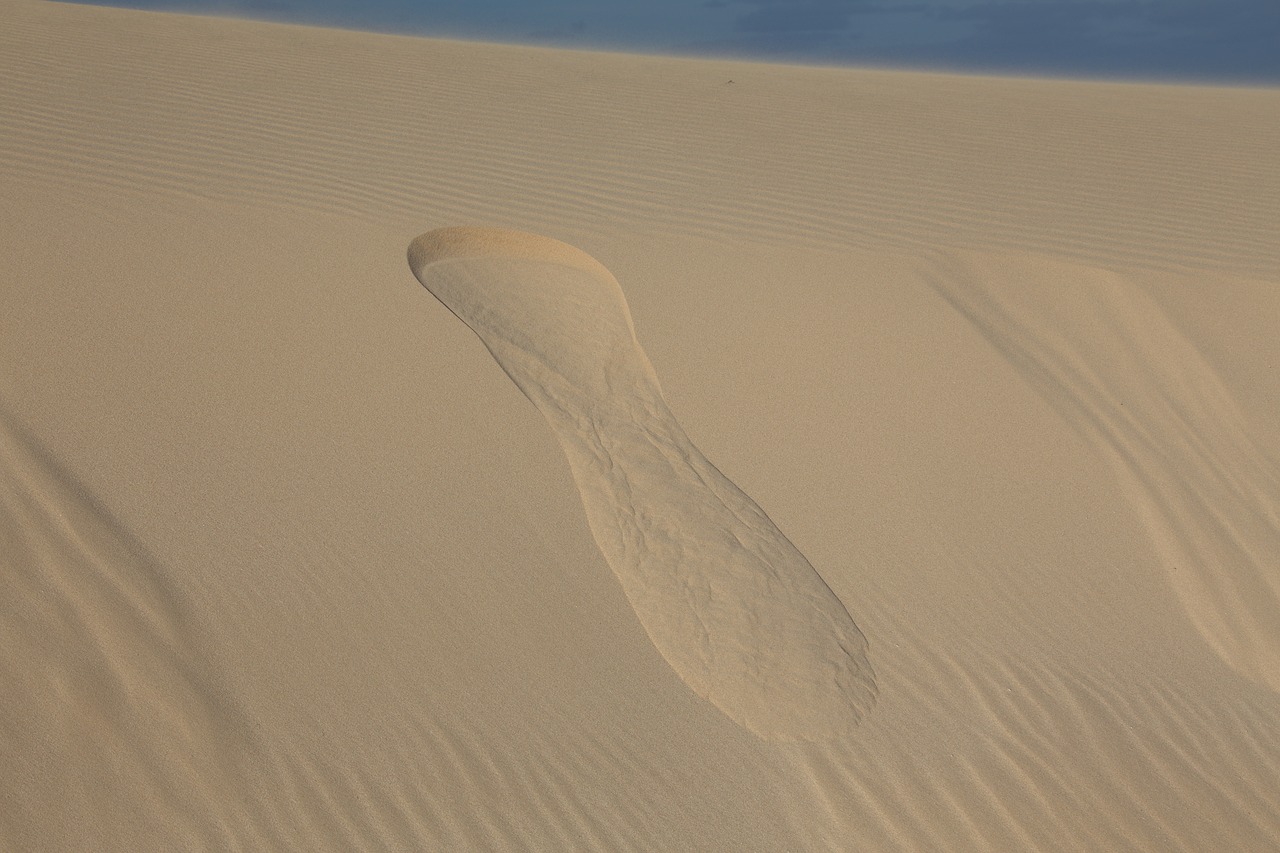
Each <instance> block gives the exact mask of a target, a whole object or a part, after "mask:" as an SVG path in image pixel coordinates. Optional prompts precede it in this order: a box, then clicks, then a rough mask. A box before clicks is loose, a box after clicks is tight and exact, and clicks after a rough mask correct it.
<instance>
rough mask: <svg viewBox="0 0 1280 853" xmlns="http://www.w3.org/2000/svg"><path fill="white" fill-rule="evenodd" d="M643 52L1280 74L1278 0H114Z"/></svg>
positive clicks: (1145, 75) (1169, 73) (988, 69)
mask: <svg viewBox="0 0 1280 853" xmlns="http://www.w3.org/2000/svg"><path fill="white" fill-rule="evenodd" d="M110 5H121V6H130V7H133V8H145V9H167V10H173V11H185V12H200V13H208V14H219V15H234V16H236V17H246V18H260V19H265V20H275V21H290V22H295V23H312V24H324V25H330V26H340V27H347V28H352V29H364V30H377V31H383V32H396V33H406V34H413V35H428V36H441V37H452V38H467V39H478V40H483V41H504V42H518V43H525V44H545V45H554V46H562V47H580V48H598V49H599V48H602V49H610V50H625V51H631V52H640V53H662V54H678V55H692V56H733V57H741V58H748V59H761V60H769V61H782V62H802V63H817V64H823V65H832V64H834V65H860V66H867V65H876V66H890V67H899V68H901V67H910V68H928V69H944V70H955V71H971V72H977V73H1012V74H1031V75H1040V76H1055V77H1105V78H1117V77H1120V78H1130V79H1144V80H1178V81H1203V82H1226V83H1246V84H1258V83H1260V84H1265V85H1276V84H1280V0H110Z"/></svg>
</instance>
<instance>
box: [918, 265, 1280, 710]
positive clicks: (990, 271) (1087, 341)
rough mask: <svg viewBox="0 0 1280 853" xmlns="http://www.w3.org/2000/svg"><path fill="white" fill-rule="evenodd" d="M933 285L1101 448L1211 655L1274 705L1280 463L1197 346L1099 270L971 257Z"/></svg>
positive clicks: (1279, 677)
mask: <svg viewBox="0 0 1280 853" xmlns="http://www.w3.org/2000/svg"><path fill="white" fill-rule="evenodd" d="M932 279H933V282H934V284H935V286H936V287H937V288H938V290H939V292H941V293H942V294H943V295H944V296H945V297H946V298H947V299H949V300H951V301H952V302H953V304H955V306H956V307H957V308H958V309H959V310H960V311H961V312H963V313H964V315H965V316H966V317H968V318H969V319H970V320H971V321H972V322H973V323H974V325H975V326H976V327H977V328H978V329H979V330H980V331H981V332H982V334H983V335H984V336H985V337H987V338H988V339H989V340H990V341H991V343H992V345H993V346H994V347H996V349H998V350H999V351H1000V352H1001V353H1002V354H1004V356H1005V357H1006V358H1008V359H1009V361H1010V363H1012V364H1013V365H1014V366H1015V367H1016V368H1017V369H1018V371H1019V372H1020V373H1021V374H1023V375H1024V376H1025V377H1026V378H1027V380H1028V381H1029V382H1030V383H1031V384H1032V385H1033V386H1034V387H1035V388H1036V389H1037V391H1039V392H1040V393H1041V394H1042V395H1043V396H1044V398H1045V399H1046V400H1047V401H1048V402H1049V403H1050V404H1051V405H1052V406H1053V407H1054V408H1055V409H1057V410H1058V411H1060V412H1061V413H1062V415H1063V417H1064V418H1066V419H1067V420H1068V421H1069V422H1070V423H1071V424H1073V425H1074V426H1075V427H1076V429H1078V430H1079V431H1080V432H1081V434H1082V435H1084V436H1085V437H1086V438H1088V440H1090V441H1091V442H1094V443H1095V444H1096V445H1097V446H1098V449H1099V450H1100V451H1101V452H1102V454H1103V455H1104V456H1105V457H1106V459H1107V460H1108V462H1109V463H1110V464H1111V466H1112V469H1113V470H1114V471H1115V474H1116V477H1117V479H1118V480H1119V481H1120V482H1121V483H1122V484H1123V488H1124V491H1125V494H1126V495H1128V496H1129V497H1130V499H1131V500H1132V501H1133V503H1134V506H1135V509H1136V510H1137V513H1138V516H1139V517H1140V518H1141V519H1142V521H1143V523H1144V524H1145V525H1146V527H1147V529H1148V530H1149V532H1150V535H1151V538H1152V540H1153V542H1154V544H1155V546H1156V548H1157V549H1159V552H1160V554H1161V556H1162V557H1163V558H1164V562H1165V566H1166V571H1167V576H1168V578H1169V581H1170V583H1172V585H1173V587H1174V589H1175V590H1176V591H1177V593H1178V596H1179V598H1180V600H1181V601H1182V604H1183V606H1184V607H1185V608H1186V610H1187V614H1188V615H1189V616H1190V617H1191V620H1192V621H1193V622H1194V623H1195V625H1196V627H1197V628H1199V629H1200V632H1201V634H1202V635H1203V636H1204V638H1205V640H1206V642H1208V644H1209V645H1210V646H1212V647H1213V649H1214V650H1215V651H1216V652H1217V653H1218V654H1219V655H1221V656H1222V659H1223V660H1224V661H1226V662H1227V663H1228V664H1229V665H1230V666H1231V667H1233V668H1234V669H1236V670H1237V671H1239V672H1240V673H1241V674H1243V675H1246V676H1248V677H1250V678H1253V679H1256V680H1257V681H1259V682H1260V683H1262V684H1265V685H1267V686H1269V687H1270V688H1271V689H1272V690H1276V691H1280V462H1278V461H1277V460H1276V459H1274V458H1272V457H1271V456H1270V455H1269V454H1268V453H1267V451H1266V450H1265V445H1264V444H1263V443H1262V442H1261V440H1260V439H1259V437H1258V436H1256V435H1255V434H1254V432H1255V431H1254V429H1253V427H1252V425H1251V424H1250V422H1249V419H1248V418H1247V417H1246V416H1245V414H1244V412H1243V411H1242V410H1241V408H1240V406H1239V404H1238V403H1237V402H1236V400H1235V399H1234V398H1233V396H1232V394H1231V392H1230V390H1229V389H1228V388H1227V386H1226V385H1225V384H1224V383H1223V382H1222V380H1221V379H1220V378H1219V377H1218V376H1217V374H1216V373H1215V372H1214V370H1213V368H1212V367H1211V366H1210V365H1209V364H1208V363H1207V362H1206V361H1205V359H1204V357H1203V356H1202V355H1201V354H1200V353H1199V352H1198V351H1197V350H1196V348H1195V346H1194V345H1193V344H1192V343H1191V342H1190V341H1188V340H1187V339H1186V337H1185V336H1184V335H1183V334H1182V333H1181V332H1180V331H1178V329H1177V328H1176V327H1175V326H1174V325H1173V324H1172V323H1171V322H1170V320H1169V318H1168V317H1166V316H1165V314H1164V313H1163V312H1162V311H1161V309H1160V306H1159V305H1158V304H1157V303H1156V302H1155V300H1153V299H1152V298H1151V297H1150V296H1148V295H1147V294H1146V293H1144V292H1143V291H1142V289H1141V288H1140V287H1138V286H1137V285H1136V284H1134V283H1133V282H1130V281H1126V280H1125V278H1124V277H1123V276H1121V275H1118V274H1116V273H1113V272H1109V271H1107V270H1102V269H1096V268H1091V267H1087V266H1082V265H1080V264H1071V263H1066V262H1063V261H1060V260H1056V259H1052V258H1043V257H1036V256H1033V255H1020V256H1009V255H999V254H995V255H992V254H982V253H973V252H969V253H955V254H953V255H952V256H951V257H949V258H947V259H946V260H945V261H943V262H940V263H939V264H938V266H937V268H936V269H935V270H934V271H933V275H932ZM1278 319H1280V318H1278Z"/></svg>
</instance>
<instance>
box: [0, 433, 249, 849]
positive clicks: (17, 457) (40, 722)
mask: <svg viewBox="0 0 1280 853" xmlns="http://www.w3.org/2000/svg"><path fill="white" fill-rule="evenodd" d="M0 570H2V571H3V574H4V578H5V583H6V594H5V595H3V596H0V636H3V637H4V642H3V643H0V677H3V679H4V682H5V685H6V690H7V691H10V692H13V693H17V694H20V695H22V696H23V697H24V701H22V702H17V703H8V702H5V703H0V737H3V742H4V748H3V755H4V760H3V761H0V790H3V791H5V792H6V798H5V802H6V805H5V808H4V809H3V810H0V811H3V816H0V837H2V838H4V839H7V842H8V844H13V845H15V846H14V847H13V848H12V849H31V850H36V849H64V850H72V849H88V848H90V847H92V846H93V845H94V844H95V841H96V839H100V838H101V837H102V833H104V832H106V833H108V834H109V835H110V836H111V837H112V838H113V839H114V840H115V841H116V842H117V843H120V844H123V845H129V844H134V845H138V846H139V849H145V848H154V847H156V846H158V845H161V844H175V845H178V846H184V847H209V846H216V845H217V844H218V843H219V839H220V838H221V837H222V833H223V826H224V825H225V824H226V823H227V822H229V820H230V819H231V818H232V817H233V816H234V814H235V811H236V810H237V808H239V807H240V806H241V804H240V801H239V794H238V792H237V790H236V787H235V783H236V780H238V779H239V778H240V771H241V767H242V765H243V764H244V763H245V762H246V761H247V760H248V758H249V755H250V753H251V751H252V749H253V747H254V744H255V737H254V735H253V732H252V729H251V727H250V726H249V723H248V721H247V719H246V718H245V716H244V714H243V712H242V711H241V709H240V708H238V707H237V706H236V704H235V702H234V701H233V700H232V699H230V698H229V697H228V695H227V693H226V691H225V686H224V685H223V684H222V683H220V679H219V678H218V677H217V675H216V667H215V666H213V665H212V664H211V662H210V661H209V659H208V657H207V655H206V654H205V649H204V648H203V645H204V644H203V643H202V641H201V640H200V637H199V634H198V633H196V630H195V629H196V624H195V623H194V621H193V614H192V612H191V610H190V608H189V607H187V606H186V605H185V603H184V602H183V601H182V600H181V597H180V596H178V595H177V594H176V593H175V591H174V590H173V589H172V587H171V586H170V585H169V584H168V583H167V581H166V579H165V575H164V572H163V571H162V570H161V569H160V568H159V567H158V566H156V565H155V563H154V560H153V559H152V558H151V557H150V556H149V555H148V554H147V551H146V549H145V547H144V546H143V545H142V543H140V542H139V541H138V540H137V539H136V538H135V537H134V536H132V535H131V534H130V533H129V532H128V530H127V529H124V528H123V527H122V525H121V524H120V522H119V521H118V520H117V519H115V518H113V517H112V515H111V513H110V512H109V511H108V510H106V509H105V508H104V507H103V506H101V505H100V503H99V502H97V501H96V500H95V499H94V498H93V497H92V496H91V495H89V494H87V493H86V492H85V490H84V488H83V486H82V485H80V484H79V483H77V482H76V480H75V478H74V477H73V476H72V475H71V474H69V473H68V472H67V471H65V470H64V469H63V468H62V466H61V465H60V464H59V463H58V462H57V460H56V459H54V458H53V457H52V456H51V455H50V454H49V452H48V451H47V450H45V449H44V448H42V447H41V446H40V444H39V442H38V441H37V440H36V439H34V438H33V437H31V436H30V435H29V434H27V432H26V431H25V430H24V429H22V428H20V427H19V426H18V425H17V424H16V423H15V422H14V420H13V418H12V416H10V415H9V414H8V413H7V412H4V411H3V410H0ZM77 753H87V754H89V755H96V756H99V760H96V761H87V762H84V763H75V762H68V761H67V760H66V759H67V757H68V756H70V755H75V754H77ZM102 791H107V792H113V791H114V792H117V793H116V794H115V795H111V794H109V795H108V796H107V797H106V798H101V797H100V796H99V794H100V793H101V792H102ZM138 796H143V797H147V798H150V799H153V800H154V801H155V802H156V803H157V805H158V807H159V808H160V810H161V811H162V813H163V814H164V815H165V819H164V820H160V821H148V822H144V823H142V824H135V822H134V821H132V820H131V818H130V814H131V812H132V811H133V800H132V798H133V797H138ZM53 803H57V808H56V809H51V808H50V805H51V804H53ZM160 827H164V828H165V830H166V831H165V832H161V833H156V830H157V828H160ZM6 846H7V845H6Z"/></svg>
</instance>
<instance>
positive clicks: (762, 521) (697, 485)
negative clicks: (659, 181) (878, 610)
mask: <svg viewBox="0 0 1280 853" xmlns="http://www.w3.org/2000/svg"><path fill="white" fill-rule="evenodd" d="M409 265H410V267H411V268H412V270H413V273H414V275H415V276H417V278H418V280H419V281H420V282H421V283H422V285H423V286H424V287H426V288H427V290H429V291H430V292H431V293H432V294H433V295H434V296H435V297H436V298H437V299H439V300H440V301H441V302H442V303H444V305H445V306H446V307H448V308H449V310H450V311H452V312H453V313H454V314H455V315H457V316H458V318H459V319H461V320H462V321H463V322H464V323H466V324H467V325H468V326H469V327H471V329H472V331H474V332H475V333H476V334H477V335H479V337H480V339H481V340H482V341H483V342H484V345H485V346H486V347H487V348H488V350H489V352H490V353H491V354H492V355H493V357H494V359H495V360H496V361H497V362H498V364H499V365H500V366H501V367H502V369H503V370H504V371H505V372H506V374H507V375H508V376H510V377H511V379H512V381H513V382H515V384H516V386H517V387H518V388H519V389H520V390H521V391H522V392H523V393H524V395H525V396H526V397H528V398H529V399H530V401H532V402H533V404H534V405H535V406H537V407H538V410H539V411H540V412H542V414H543V415H544V416H545V417H546V419H547V421H548V423H549V424H550V425H551V427H552V429H553V430H554V432H555V434H556V438H557V439H558V440H559V442H560V445H561V447H562V448H563V449H564V452H565V455H566V456H567V457H568V459H569V463H570V466H571V468H572V469H573V474H574V478H575V480H576V481H577V483H578V488H579V491H580V492H581V494H582V502H583V505H584V506H585V507H586V510H587V518H588V520H589V521H590V524H591V531H592V533H593V534H594V536H595V539H596V542H597V543H598V544H599V546H600V550H601V551H602V552H603V553H604V555H605V558H606V559H607V560H608V561H609V565H610V567H611V568H612V569H613V571H614V574H615V575H617V577H618V580H619V581H620V582H621V583H622V586H623V589H624V590H625V591H626V594H627V598H628V599H629V600H630V602H631V605H632V607H634V608H635V611H636V616H637V617H639V619H640V622H641V624H642V625H644V628H645V631H646V632H647V633H648V635H649V637H650V639H652V640H653V643H654V645H655V646H657V648H658V650H659V651H660V652H661V653H662V656H663V657H664V658H666V660H667V662H668V663H670V664H671V666H672V668H673V669H675V671H676V672H677V673H679V675H680V677H681V678H683V679H684V680H685V682H686V683H688V684H689V686H690V687H691V688H692V689H693V690H694V692H696V693H697V694H698V695H700V696H702V697H704V698H706V699H707V700H709V701H710V702H711V703H712V704H714V705H715V706H716V707H718V708H720V710H722V711H724V712H725V714H727V715H728V716H729V717H730V718H732V719H733V720H735V721H736V722H738V723H739V724H741V725H743V726H745V727H746V728H748V729H750V730H751V731H753V732H755V733H756V734H758V735H760V736H761V737H764V738H769V739H781V740H790V739H798V740H823V739H829V738H832V737H836V736H838V735H840V734H844V733H847V732H848V731H850V730H851V729H852V728H853V727H854V726H855V725H856V724H857V722H858V721H859V720H860V719H861V718H862V716H863V715H864V714H865V713H866V712H867V711H868V710H869V709H870V708H871V705H872V704H873V702H874V700H875V676H874V675H873V673H872V670H871V665H870V663H869V662H868V660H867V642H866V639H865V638H864V637H863V635H862V632H861V631H859V630H858V628H857V626H856V625H855V624H854V623H853V620H852V619H851V618H850V617H849V613H848V611H847V610H846V609H845V607H844V605H843V604H842V603H841V602H840V600H839V599H837V598H836V597H835V595H834V594H833V593H832V592H831V590H830V588H829V587H828V586H827V585H826V584H825V583H824V582H823V581H822V578H821V577H820V576H819V575H818V573H817V572H816V571H814V569H813V567H812V566H811V565H810V564H809V562H808V561H807V560H806V559H805V558H804V556H803V555H802V554H801V553H800V552H799V551H798V550H797V549H796V547H795V546H794V545H792V544H791V541H790V540H788V539H787V538H786V536H784V535H783V534H782V532H781V531H779V530H778V528H777V526H776V525H774V523H773V522H772V521H771V520H770V519H769V517H768V516H767V515H765V513H764V511H763V510H761V509H760V507H759V506H757V505H756V503H755V502H754V501H752V500H751V498H749V497H747V495H746V494H744V493H743V492H742V490H741V489H739V488H738V487H737V486H735V485H734V484H733V483H732V482H730V481H729V479H728V478H726V477H725V476H724V475H723V474H721V473H720V472H719V471H718V470H717V469H716V468H715V466H714V465H712V464H711V463H710V462H709V461H707V458H706V457H705V456H703V455H702V453H701V451H699V450H698V448H697V447H695V446H694V444H693V442H692V441H690V440H689V438H688V436H687V435H686V434H685V432H684V430H683V429H682V428H681V427H680V424H679V422H678V421H677V420H676V419H675V416H674V415H672V414H671V411H670V409H668V408H667V405H666V401H665V400H664V399H663V396H662V391H661V389H660V388H659V386H658V380H657V376H656V375H655V374H654V372H653V367H652V365H650V363H649V359H648V358H647V357H646V356H645V354H644V351H643V350H642V349H641V348H640V345H639V343H638V342H637V341H636V337H635V330H634V328H633V326H632V322H631V315H630V312H629V310H628V308H627V304H626V299H625V298H624V296H623V294H622V289H621V287H619V285H618V283H617V281H616V280H615V279H614V277H613V276H612V275H610V274H609V272H608V270H606V269H605V268H604V267H603V266H601V265H600V264H599V262H597V261H595V260H594V259H593V258H591V257H590V256H588V255H586V254H585V253H584V252H581V251H580V250H577V249H574V248H573V247H571V246H568V245H566V244H564V243H561V242H560V241H558V240H552V239H550V238H547V237H539V236H536V235H531V234H524V233H520V232H512V231H507V230H502V229H494V228H446V229H441V230H437V231H431V232H429V233H426V234H423V235H421V236H420V237H418V238H417V239H415V240H414V241H413V243H412V244H411V245H410V247H409Z"/></svg>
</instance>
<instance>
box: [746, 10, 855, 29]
mask: <svg viewBox="0 0 1280 853" xmlns="http://www.w3.org/2000/svg"><path fill="white" fill-rule="evenodd" d="M852 14H853V13H852V12H851V11H850V10H849V8H848V7H847V4H843V3H803V4H797V3H768V4H764V5H761V6H760V7H759V8H757V9H753V10H752V11H750V12H748V13H746V14H744V15H740V16H739V17H738V19H737V20H736V21H734V29H736V30H738V31H739V32H744V33H793V32H804V31H806V30H828V31H829V30H843V29H847V28H848V27H849V18H850V17H851V15H852Z"/></svg>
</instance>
